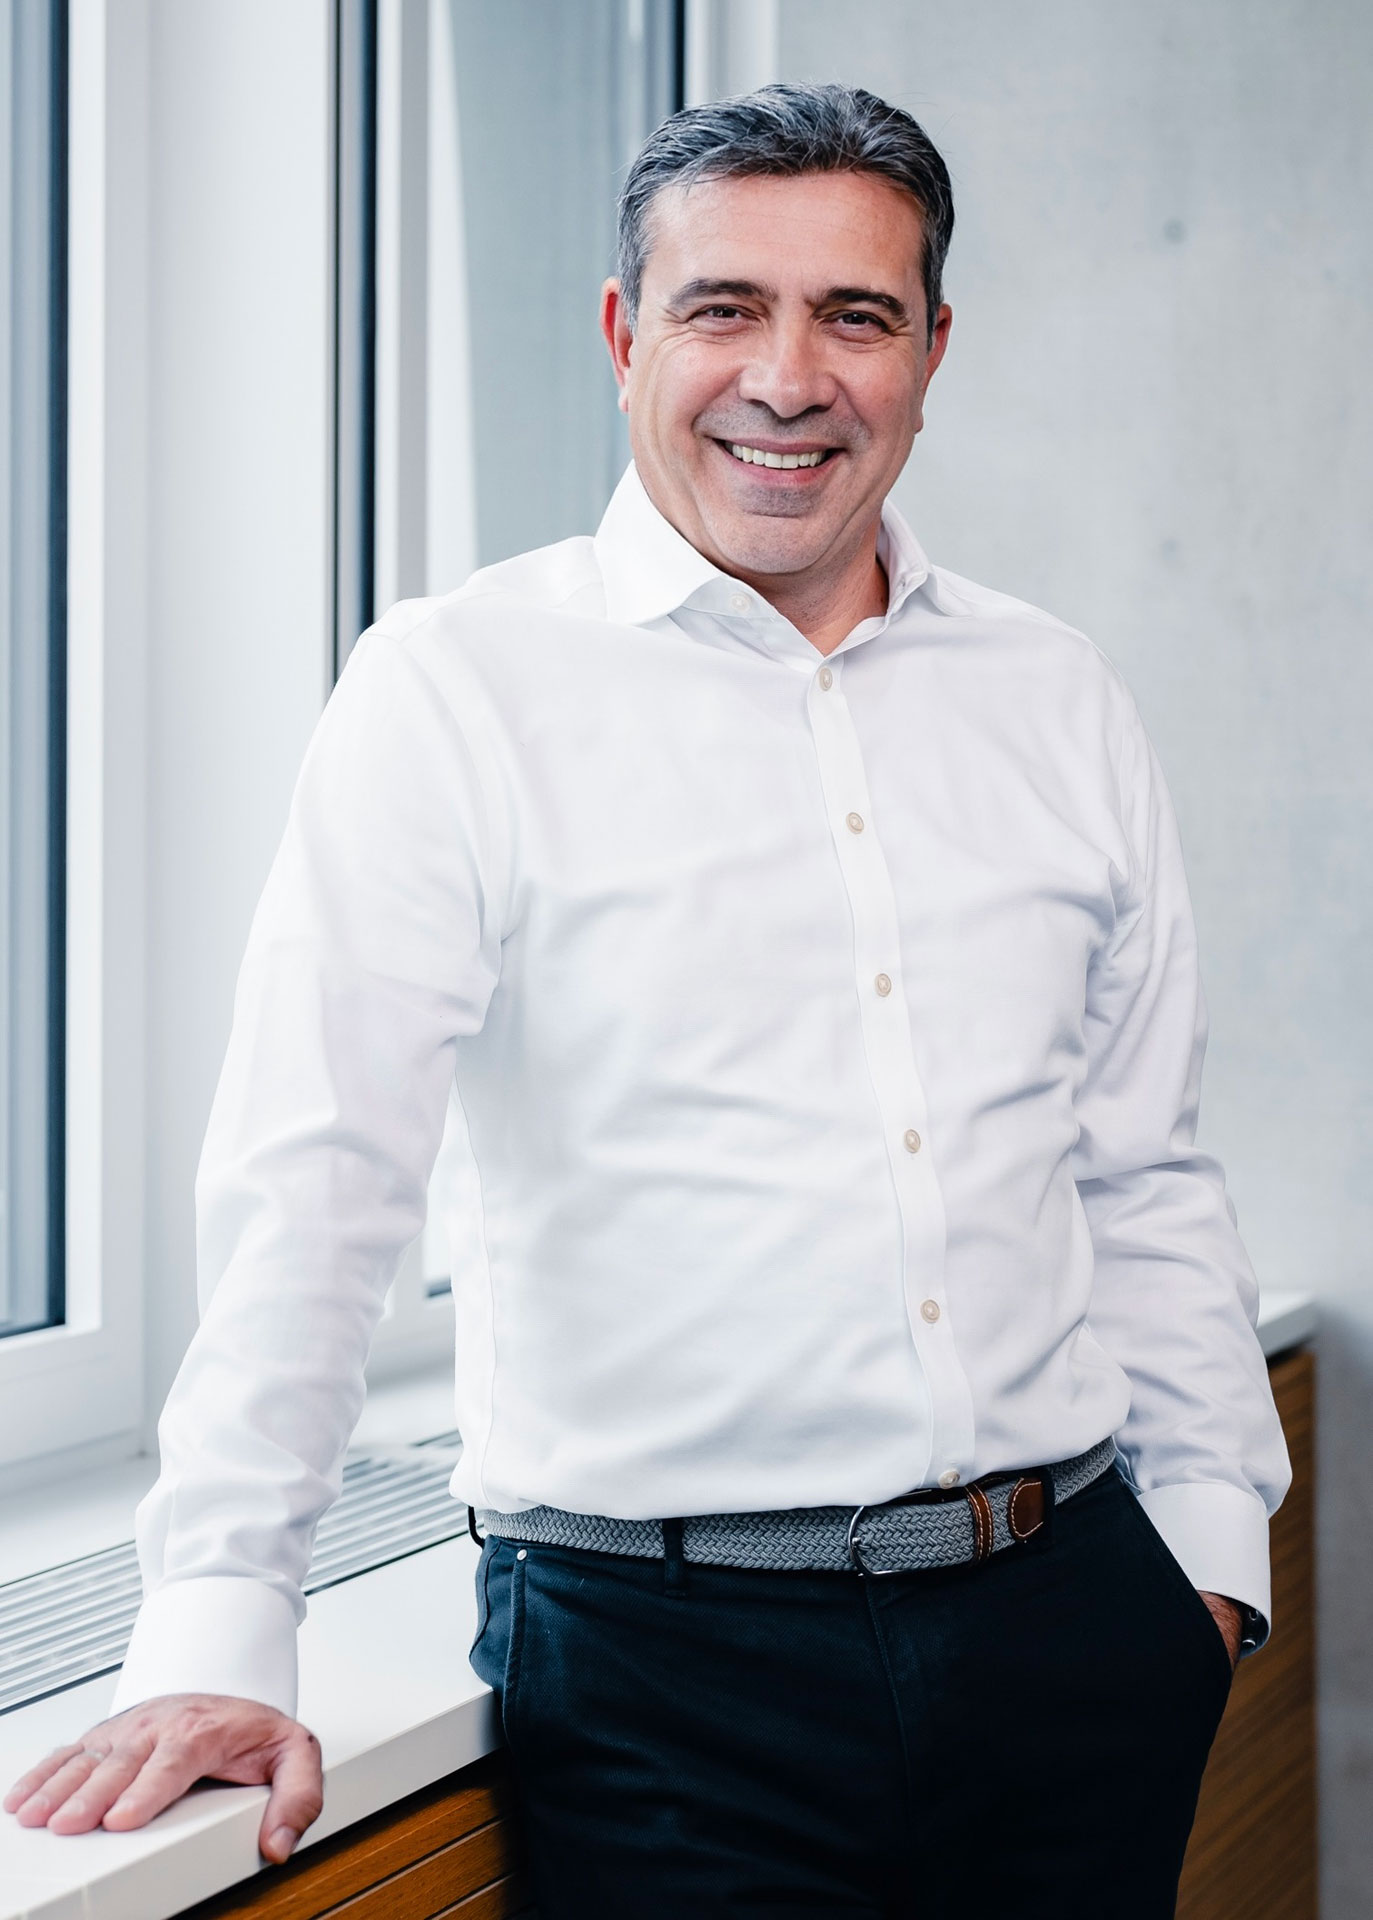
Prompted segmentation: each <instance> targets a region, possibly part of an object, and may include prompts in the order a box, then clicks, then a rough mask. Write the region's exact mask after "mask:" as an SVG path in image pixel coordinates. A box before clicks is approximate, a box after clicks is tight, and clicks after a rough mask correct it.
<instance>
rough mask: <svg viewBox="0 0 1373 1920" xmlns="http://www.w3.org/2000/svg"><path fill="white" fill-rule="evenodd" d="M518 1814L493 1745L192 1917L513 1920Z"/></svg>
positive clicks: (519, 1894)
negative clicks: (474, 1759) (444, 1777)
mask: <svg viewBox="0 0 1373 1920" xmlns="http://www.w3.org/2000/svg"><path fill="white" fill-rule="evenodd" d="M509 1816H510V1793H509V1788H508V1785H507V1784H506V1780H505V1775H504V1760H503V1756H501V1755H500V1754H492V1755H491V1756H489V1758H487V1759H485V1760H481V1761H478V1763H477V1764H476V1766H474V1767H467V1768H464V1770H463V1771H462V1772H461V1773H458V1774H454V1775H452V1776H451V1777H450V1778H449V1779H447V1780H441V1781H439V1782H438V1784H437V1785H436V1786H433V1787H428V1788H426V1789H425V1791H424V1792H423V1793H417V1794H414V1795H412V1796H411V1798H410V1799H408V1800H403V1801H401V1802H400V1804H399V1805H398V1806H394V1807H387V1808H385V1809H384V1810H383V1811H382V1812H381V1813H379V1814H375V1815H374V1816H373V1817H372V1819H370V1820H364V1821H362V1822H360V1823H359V1824H358V1825H357V1826H356V1827H350V1828H349V1829H348V1831H347V1832H346V1833H343V1834H339V1835H337V1836H336V1837H335V1838H334V1839H332V1840H324V1841H321V1842H320V1844H319V1846H317V1847H311V1848H309V1849H308V1850H307V1851H306V1852H305V1853H303V1854H302V1855H301V1856H300V1857H299V1858H298V1859H296V1860H293V1861H292V1862H291V1863H290V1865H289V1866H285V1867H269V1868H265V1869H264V1870H263V1872H262V1873H260V1874H258V1875H257V1876H256V1877H255V1878H254V1879H252V1880H248V1881H244V1882H243V1884H242V1885H240V1886H237V1887H233V1888H231V1889H230V1890H229V1892H227V1893H223V1894H220V1895H218V1897H217V1898H215V1899H213V1900H206V1901H202V1902H201V1904H200V1905H199V1906H196V1907H192V1908H191V1909H190V1911H189V1913H188V1914H186V1915H185V1916H184V1917H183V1920H323V1916H325V1915H328V1916H329V1917H330V1920H334V1916H337V1920H438V1917H439V1916H441V1915H442V1916H445V1917H446V1916H447V1915H449V1914H454V1915H457V1914H461V1915H462V1916H463V1920H505V1916H507V1915H513V1914H516V1913H517V1912H518V1911H519V1910H520V1907H521V1905H522V1904H523V1903H524V1902H525V1901H526V1900H527V1898H528V1895H527V1892H526V1891H525V1889H524V1887H523V1885H522V1883H521V1881H520V1878H519V1874H518V1871H517V1862H516V1859H515V1839H514V1827H513V1823H512V1821H511V1819H510V1817H509Z"/></svg>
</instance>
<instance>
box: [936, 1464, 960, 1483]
mask: <svg viewBox="0 0 1373 1920" xmlns="http://www.w3.org/2000/svg"><path fill="white" fill-rule="evenodd" d="M939 1484H940V1486H941V1487H956V1486H957V1485H958V1468H957V1467H945V1469H944V1471H943V1473H941V1474H940V1476H939Z"/></svg>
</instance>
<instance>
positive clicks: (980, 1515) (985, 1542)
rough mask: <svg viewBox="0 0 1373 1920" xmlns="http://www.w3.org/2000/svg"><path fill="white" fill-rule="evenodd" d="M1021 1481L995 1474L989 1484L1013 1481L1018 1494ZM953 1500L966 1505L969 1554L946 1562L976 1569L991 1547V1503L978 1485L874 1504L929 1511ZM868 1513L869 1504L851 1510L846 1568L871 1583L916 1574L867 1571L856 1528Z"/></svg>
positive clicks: (920, 1492) (896, 1570)
mask: <svg viewBox="0 0 1373 1920" xmlns="http://www.w3.org/2000/svg"><path fill="white" fill-rule="evenodd" d="M1023 1477H1024V1476H1016V1475H1014V1474H996V1475H992V1476H990V1480H991V1483H992V1484H997V1483H999V1482H1000V1481H1001V1480H1011V1479H1015V1480H1017V1488H1016V1490H1017V1492H1018V1491H1019V1481H1020V1479H1021V1478H1023ZM956 1500H966V1501H967V1503H968V1511H969V1513H970V1514H971V1516H972V1523H973V1550H972V1553H971V1554H970V1555H969V1556H968V1558H967V1560H954V1561H950V1563H949V1564H950V1565H951V1566H959V1567H962V1566H978V1567H980V1566H982V1565H983V1564H984V1562H986V1561H987V1560H990V1558H991V1555H992V1544H993V1527H992V1507H991V1502H990V1501H989V1500H988V1498H987V1495H986V1491H985V1489H984V1488H983V1486H982V1484H981V1482H980V1481H977V1480H970V1481H969V1482H968V1484H967V1486H965V1487H949V1488H944V1487H917V1488H916V1489H915V1490H914V1492H912V1493H903V1494H899V1495H898V1496H897V1498H896V1499H895V1500H883V1501H879V1502H878V1504H879V1505H880V1506H886V1507H933V1506H948V1505H951V1504H952V1503H953V1502H954V1501H956ZM868 1511H869V1503H867V1502H865V1503H864V1505H863V1506H861V1507H855V1509H854V1511H853V1516H852V1518H851V1519H850V1521H849V1530H848V1535H847V1537H846V1539H845V1542H844V1544H845V1547H846V1549H847V1552H848V1556H849V1565H850V1566H851V1567H852V1568H853V1569H854V1571H855V1572H856V1573H861V1574H866V1575H867V1576H868V1577H869V1579H873V1580H884V1579H886V1578H887V1577H888V1576H889V1575H891V1574H894V1573H910V1572H919V1571H920V1569H919V1568H910V1567H870V1566H869V1565H868V1564H867V1562H866V1561H865V1560H864V1558H863V1555H862V1553H861V1551H860V1549H859V1545H858V1524H859V1522H860V1521H861V1520H862V1518H863V1515H864V1514H865V1513H867V1512H868ZM1017 1537H1018V1536H1017Z"/></svg>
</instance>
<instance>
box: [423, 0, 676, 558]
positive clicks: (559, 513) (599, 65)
mask: <svg viewBox="0 0 1373 1920" xmlns="http://www.w3.org/2000/svg"><path fill="white" fill-rule="evenodd" d="M446 12H447V14H448V19H447V21H446V22H445V24H446V26H447V29H448V31H447V33H446V34H444V35H440V36H437V37H436V42H435V51H436V52H437V51H438V49H439V48H440V47H444V48H445V52H446V54H447V56H448V59H450V60H451V63H452V64H451V77H450V76H449V75H446V74H443V73H442V72H441V71H436V73H435V76H434V78H435V80H436V81H437V82H438V83H439V86H440V87H443V86H444V83H445V82H446V86H447V90H449V93H450V98H451V101H452V106H451V109H450V112H449V113H448V114H447V115H445V114H444V112H443V109H442V107H441V105H440V99H439V98H435V96H434V95H432V94H431V99H433V100H434V109H435V110H434V111H433V114H432V118H431V137H432V136H434V135H437V134H438V133H439V130H440V127H441V125H442V124H443V122H444V120H445V119H447V121H448V124H449V125H450V126H452V127H453V129H454V132H455V135H456V142H457V149H458V151H457V156H456V166H454V167H453V168H452V169H451V171H448V170H446V169H445V168H444V166H443V164H442V160H441V158H440V156H439V155H438V154H437V153H436V154H435V155H434V159H435V162H436V165H435V172H434V177H435V179H436V182H437V181H441V180H442V179H443V178H444V177H445V173H446V172H447V177H449V178H454V177H456V178H458V179H460V180H461V183H462V192H461V200H462V204H461V214H462V228H463V232H462V244H463V251H464V254H465V269H466V271H465V280H466V308H467V312H466V336H467V337H466V355H467V360H468V366H469V380H470V395H471V401H470V405H471V447H472V465H473V473H472V494H473V499H474V501H475V519H476V554H477V560H478V562H479V564H481V565H485V564H487V563H488V562H490V561H492V560H500V559H504V558H505V556H506V555H508V554H511V553H518V552H520V551H522V550H523V549H525V548H528V547H537V546H542V545H544V544H545V543H546V542H548V541H552V540H561V539H564V538H566V537H567V536H568V535H570V534H577V533H592V532H594V531H595V528H596V523H597V521H598V520H599V519H600V516H601V512H602V509H603V508H604V506H605V503H606V500H607V499H608V498H609V496H610V492H611V490H612V488H613V487H614V485H615V482H616V481H617V480H618V478H619V476H620V473H621V471H622V469H623V467H624V465H625V463H626V461H627V460H628V458H629V443H628V439H627V436H626V434H625V431H624V420H623V416H622V415H621V414H620V412H619V411H618V409H617V407H616V404H615V389H614V382H613V379H612V376H611V372H610V364H609V361H608V359H607V356H606V351H605V347H604V344H603V343H602V340H601V336H600V332H599V329H598V326H597V303H598V297H599V293H600V287H601V282H602V281H603V280H604V278H605V276H606V275H607V274H608V273H610V272H612V271H613V268H614V249H615V196H616V192H617V191H618V188H619V184H620V180H621V178H622V176H623V169H624V167H625V165H626V164H627V162H628V161H629V159H630V158H631V156H632V155H633V153H634V152H635V151H636V149H637V148H638V146H639V144H640V142H641V141H642V139H643V138H644V135H645V134H646V133H647V132H648V130H649V128H650V126H652V125H656V123H657V122H658V120H660V119H662V118H663V116H664V115H665V114H666V113H667V111H668V108H669V98H668V94H669V87H670V62H671V46H670V39H671V31H670V15H671V9H670V8H668V7H664V6H653V5H649V4H645V3H644V0H639V4H632V3H631V4H627V0H580V4H579V5H577V6H575V7H550V6H548V5H547V4H546V0H502V4H501V5H500V6H492V5H491V4H490V0H447V7H446ZM445 42H446V46H445ZM442 64H443V61H442V59H440V60H439V61H437V62H436V67H438V68H441V67H442ZM435 198H436V200H437V199H438V198H439V196H438V195H436V196H435ZM434 238H435V240H437V241H440V242H441V239H442V236H441V235H440V234H438V233H436V234H435V236H434ZM438 264H439V263H438V262H437V261H435V260H434V255H433V252H432V251H431V270H432V267H434V266H437V265H438ZM443 332H444V316H443V315H442V314H436V315H435V325H434V333H435V336H436V337H435V341H434V346H435V348H436V349H437V350H438V351H439V352H440V353H441V352H442V341H443ZM436 477H437V476H436ZM435 491H436V492H437V489H435ZM432 497H433V496H432V495H431V498H432ZM438 557H439V556H438V554H435V555H434V556H433V558H434V559H437V558H438ZM457 584H458V582H457V581H456V580H453V579H444V580H437V579H435V580H433V581H432V583H431V591H441V590H443V589H444V588H449V587H452V586H455V585H457Z"/></svg>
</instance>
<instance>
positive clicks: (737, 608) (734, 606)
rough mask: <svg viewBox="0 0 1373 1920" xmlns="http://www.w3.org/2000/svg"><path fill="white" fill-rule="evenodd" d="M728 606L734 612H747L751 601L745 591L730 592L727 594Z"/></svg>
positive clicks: (751, 603)
mask: <svg viewBox="0 0 1373 1920" xmlns="http://www.w3.org/2000/svg"><path fill="white" fill-rule="evenodd" d="M729 604H730V608H731V610H732V611H733V612H735V613H747V612H748V611H749V609H750V607H752V605H753V602H752V601H751V600H750V599H749V597H748V595H747V594H746V593H732V594H731V595H730V596H729Z"/></svg>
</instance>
